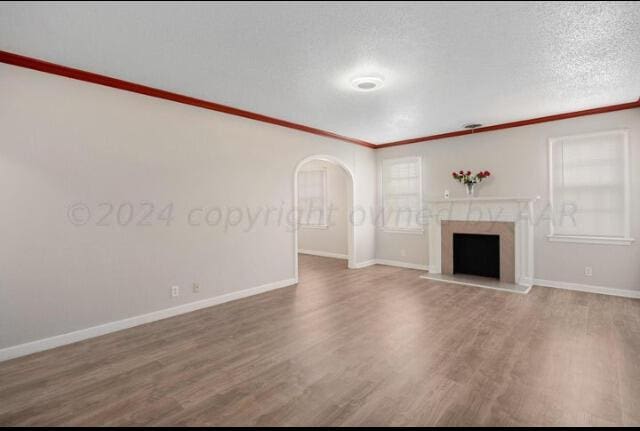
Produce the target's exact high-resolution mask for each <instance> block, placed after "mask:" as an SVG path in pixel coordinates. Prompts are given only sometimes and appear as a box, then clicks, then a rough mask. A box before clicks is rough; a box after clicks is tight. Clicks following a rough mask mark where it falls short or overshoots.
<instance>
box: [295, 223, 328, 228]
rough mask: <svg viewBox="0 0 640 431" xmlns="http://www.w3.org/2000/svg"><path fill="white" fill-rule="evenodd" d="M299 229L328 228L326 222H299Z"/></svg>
mask: <svg viewBox="0 0 640 431" xmlns="http://www.w3.org/2000/svg"><path fill="white" fill-rule="evenodd" d="M300 229H329V226H328V225H326V224H301V225H300Z"/></svg>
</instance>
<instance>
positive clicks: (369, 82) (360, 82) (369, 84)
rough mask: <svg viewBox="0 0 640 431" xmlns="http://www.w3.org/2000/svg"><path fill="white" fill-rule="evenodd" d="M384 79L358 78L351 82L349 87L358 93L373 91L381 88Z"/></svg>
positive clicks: (374, 77)
mask: <svg viewBox="0 0 640 431" xmlns="http://www.w3.org/2000/svg"><path fill="white" fill-rule="evenodd" d="M382 84H384V79H383V78H382V77H380V76H358V77H357V78H353V79H352V80H351V85H352V86H353V88H355V89H356V90H358V91H374V90H377V89H379V88H380V87H382Z"/></svg>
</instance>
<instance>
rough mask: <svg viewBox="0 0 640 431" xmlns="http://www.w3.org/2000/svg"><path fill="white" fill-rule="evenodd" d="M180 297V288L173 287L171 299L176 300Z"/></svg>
mask: <svg viewBox="0 0 640 431" xmlns="http://www.w3.org/2000/svg"><path fill="white" fill-rule="evenodd" d="M178 296H180V286H171V297H172V298H176V297H178Z"/></svg>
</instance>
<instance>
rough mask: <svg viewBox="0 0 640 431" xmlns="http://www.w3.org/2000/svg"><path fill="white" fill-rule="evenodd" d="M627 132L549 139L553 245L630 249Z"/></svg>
mask: <svg viewBox="0 0 640 431" xmlns="http://www.w3.org/2000/svg"><path fill="white" fill-rule="evenodd" d="M628 142H629V137H628V132H627V131H626V130H614V131H609V132H601V133H593V134H588V135H578V136H567V137H562V138H552V139H550V140H549V159H550V168H549V172H550V176H551V181H550V187H551V190H550V198H551V206H552V209H553V210H552V212H553V215H552V217H551V234H550V235H549V239H550V240H552V241H569V242H591V243H599V244H630V243H631V241H633V239H631V238H630V219H629V217H630V215H629V207H630V203H629V200H630V195H629V193H630V192H629V157H628V155H629V148H628V146H629V144H628Z"/></svg>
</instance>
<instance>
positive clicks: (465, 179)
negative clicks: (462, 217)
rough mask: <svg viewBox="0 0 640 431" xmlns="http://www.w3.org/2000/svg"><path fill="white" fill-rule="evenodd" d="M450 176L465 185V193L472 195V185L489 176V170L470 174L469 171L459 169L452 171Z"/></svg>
mask: <svg viewBox="0 0 640 431" xmlns="http://www.w3.org/2000/svg"><path fill="white" fill-rule="evenodd" d="M451 176H452V177H453V179H454V180H456V181H459V182H460V183H462V184H464V185H465V186H466V187H467V194H468V195H473V187H474V186H475V185H476V184H478V183H480V182H482V180H484V179H485V178H487V177H489V176H491V172H489V171H480V172H478V173H477V174H475V175H472V174H471V171H466V172H465V171H459V172H452V173H451Z"/></svg>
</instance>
